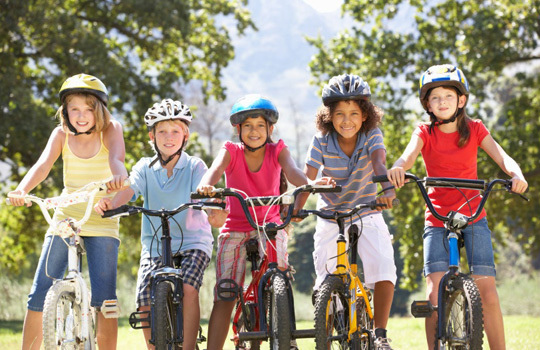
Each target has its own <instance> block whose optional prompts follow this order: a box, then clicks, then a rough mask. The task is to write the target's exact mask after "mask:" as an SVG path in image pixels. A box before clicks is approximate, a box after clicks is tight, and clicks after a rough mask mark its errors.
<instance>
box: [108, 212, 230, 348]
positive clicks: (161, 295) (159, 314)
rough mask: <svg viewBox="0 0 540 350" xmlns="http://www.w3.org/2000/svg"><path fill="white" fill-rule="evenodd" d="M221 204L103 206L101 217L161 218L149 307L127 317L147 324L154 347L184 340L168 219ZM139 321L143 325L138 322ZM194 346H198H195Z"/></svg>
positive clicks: (178, 345)
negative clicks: (158, 255)
mask: <svg viewBox="0 0 540 350" xmlns="http://www.w3.org/2000/svg"><path fill="white" fill-rule="evenodd" d="M224 207H225V204H224V203H211V202H208V203H205V202H198V203H186V204H182V205H181V206H179V207H178V208H176V209H173V210H165V209H160V210H151V209H146V208H143V207H136V206H130V205H123V206H120V207H118V208H116V209H112V210H107V211H105V212H104V214H103V217H104V218H106V217H115V216H129V215H135V214H139V213H143V214H145V215H148V216H157V217H160V218H161V230H162V235H161V260H162V265H163V266H162V267H161V268H159V269H157V270H155V271H153V272H152V275H151V277H150V297H151V306H150V311H137V312H133V313H132V314H131V315H130V317H129V324H130V325H131V327H132V328H134V329H142V328H151V337H150V343H151V344H153V345H155V347H156V349H158V350H162V349H167V350H170V349H182V344H183V342H184V318H183V304H182V299H183V279H182V274H181V269H182V266H181V264H182V261H181V256H180V255H174V256H173V252H172V249H171V234H170V226H169V219H170V218H171V217H173V216H174V215H176V214H178V213H180V212H182V211H184V210H186V209H189V208H192V209H196V210H203V209H220V210H221V209H224ZM142 323H145V324H146V325H142ZM204 341H206V338H205V337H204V336H203V334H202V328H201V327H200V326H199V336H198V337H197V343H201V342H204ZM197 349H199V347H198V346H197Z"/></svg>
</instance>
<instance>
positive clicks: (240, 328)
mask: <svg viewBox="0 0 540 350" xmlns="http://www.w3.org/2000/svg"><path fill="white" fill-rule="evenodd" d="M339 191H341V188H340V187H339V186H338V187H335V188H334V187H331V186H326V185H324V186H322V185H304V186H301V187H298V188H296V189H295V190H294V191H292V194H288V193H285V194H283V195H280V196H269V197H246V198H244V197H243V196H242V195H241V193H240V191H238V190H235V189H231V188H224V189H217V190H216V191H215V192H214V193H213V194H212V195H210V196H205V195H200V194H198V193H192V195H191V198H192V199H200V198H218V199H223V198H225V197H236V198H237V199H238V200H239V202H240V204H241V206H242V209H243V211H244V214H245V215H246V218H247V220H248V222H249V223H250V225H251V226H252V227H253V228H254V229H255V230H257V231H258V232H259V233H260V234H264V235H265V236H266V253H265V256H264V257H262V260H261V259H260V257H259V253H258V252H259V249H258V245H259V241H258V240H256V239H252V240H249V241H248V242H247V243H246V251H247V260H248V261H250V262H251V282H250V284H249V285H248V286H247V287H245V288H242V287H241V286H239V285H238V284H237V283H236V282H235V281H234V280H230V279H226V280H222V281H220V283H219V284H218V286H217V293H218V294H219V295H220V297H221V298H222V299H223V300H228V301H232V300H237V304H236V308H235V312H234V319H233V333H234V337H233V341H234V343H235V349H237V350H238V349H251V350H255V349H260V345H261V341H268V340H270V348H271V349H279V350H289V349H290V342H291V339H298V338H314V337H315V330H314V329H304V330H299V329H296V318H295V313H294V298H293V293H292V287H291V279H290V276H291V273H290V267H289V268H287V269H286V270H284V271H283V270H280V269H279V268H278V264H277V253H276V235H277V233H278V231H279V230H282V229H284V228H285V227H286V226H287V225H288V224H289V223H290V221H291V218H292V214H293V209H294V208H293V204H294V202H295V200H296V197H297V196H298V195H299V194H300V193H302V192H309V193H320V192H339ZM289 193H290V192H289ZM274 205H289V208H288V210H287V215H286V216H285V217H284V218H283V222H282V223H275V222H268V223H266V222H264V223H263V224H262V225H259V224H258V223H257V220H256V219H254V218H253V214H251V213H250V211H249V207H255V206H274Z"/></svg>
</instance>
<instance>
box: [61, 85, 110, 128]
mask: <svg viewBox="0 0 540 350" xmlns="http://www.w3.org/2000/svg"><path fill="white" fill-rule="evenodd" d="M74 96H80V97H83V98H84V99H85V100H86V105H88V106H90V107H91V108H92V109H93V110H94V118H95V123H96V124H95V130H96V132H101V131H103V130H105V129H107V127H108V126H109V124H110V122H111V113H110V112H109V110H108V109H107V106H106V105H105V104H104V103H103V102H101V100H100V99H99V98H97V97H96V96H94V95H92V94H84V93H76V94H69V95H67V96H66V98H65V100H64V103H63V104H62V105H61V106H60V108H58V110H57V111H56V115H55V117H56V118H58V120H60V126H61V127H62V129H63V130H64V131H65V132H69V128H68V126H67V125H66V119H65V118H64V108H65V107H67V105H68V103H69V101H71V99H73V97H74ZM65 113H66V114H67V112H65Z"/></svg>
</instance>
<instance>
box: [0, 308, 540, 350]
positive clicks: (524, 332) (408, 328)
mask: <svg viewBox="0 0 540 350" xmlns="http://www.w3.org/2000/svg"><path fill="white" fill-rule="evenodd" d="M504 321H505V327H506V342H507V349H508V350H523V349H540V332H539V330H540V317H531V316H506V317H505V318H504ZM206 326H207V325H206V323H204V324H203V330H204V334H206ZM311 327H313V324H312V322H309V321H301V322H298V324H297V328H298V329H306V328H311ZM388 329H389V337H390V338H391V339H392V343H391V344H392V347H393V348H394V349H396V350H398V349H401V350H424V349H426V348H427V347H426V344H425V339H424V323H423V320H422V319H414V318H405V317H403V318H392V319H390V322H389V325H388ZM21 331H22V322H21V321H0V349H6V350H8V349H9V350H11V349H19V348H20V346H21ZM486 342H487V340H486V339H485V337H484V343H486ZM264 344H265V345H264V346H263V349H267V348H268V345H267V344H268V343H264ZM201 345H202V347H201V348H202V349H204V347H205V345H206V344H204V343H203V344H201ZM298 347H299V348H300V349H301V350H311V349H315V343H314V342H313V339H299V340H298ZM118 349H125V350H128V349H129V350H145V349H146V348H145V346H144V338H143V335H142V331H141V330H134V329H131V328H130V327H129V324H128V322H127V318H121V319H120V329H119V337H118ZM232 349H234V346H233V345H232V342H227V343H226V345H225V347H224V350H232ZM484 349H489V346H487V344H486V345H485V346H484Z"/></svg>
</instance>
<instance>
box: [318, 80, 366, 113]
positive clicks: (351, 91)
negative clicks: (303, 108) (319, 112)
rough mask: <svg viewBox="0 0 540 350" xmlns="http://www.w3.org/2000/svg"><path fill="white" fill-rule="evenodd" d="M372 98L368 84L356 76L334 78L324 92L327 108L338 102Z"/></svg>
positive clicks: (324, 102) (323, 96) (323, 98)
mask: <svg viewBox="0 0 540 350" xmlns="http://www.w3.org/2000/svg"><path fill="white" fill-rule="evenodd" d="M370 97H371V90H370V89H369V85H368V83H366V82H365V81H364V80H363V79H362V78H360V77H359V76H358V75H354V74H342V75H338V76H335V77H332V79H330V81H329V82H328V84H326V85H325V86H324V87H323V90H322V100H323V104H324V105H325V106H328V105H330V103H332V102H336V101H344V100H369V98H370Z"/></svg>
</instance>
